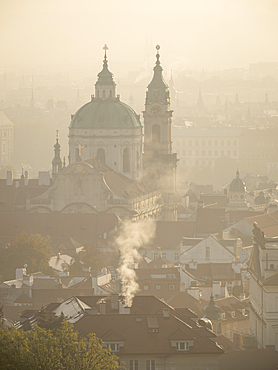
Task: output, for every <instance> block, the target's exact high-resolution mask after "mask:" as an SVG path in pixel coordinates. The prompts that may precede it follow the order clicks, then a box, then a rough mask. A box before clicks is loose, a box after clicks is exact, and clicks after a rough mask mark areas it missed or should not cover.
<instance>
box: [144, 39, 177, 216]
mask: <svg viewBox="0 0 278 370" xmlns="http://www.w3.org/2000/svg"><path fill="white" fill-rule="evenodd" d="M159 49H160V46H159V45H157V46H156V50H157V54H156V64H155V67H154V69H153V70H154V74H153V78H152V81H151V82H150V84H149V85H148V90H147V93H146V101H145V111H144V112H143V116H144V181H145V183H147V184H148V185H149V187H150V188H151V189H152V190H153V191H155V190H160V191H161V192H162V198H163V199H162V201H163V204H164V207H163V219H164V220H169V221H174V220H176V219H177V214H176V201H177V195H176V168H177V161H178V160H177V154H176V153H172V141H171V124H172V113H173V111H172V110H171V109H170V94H169V87H168V85H167V84H166V82H165V81H164V78H163V76H162V67H161V65H160V55H159Z"/></svg>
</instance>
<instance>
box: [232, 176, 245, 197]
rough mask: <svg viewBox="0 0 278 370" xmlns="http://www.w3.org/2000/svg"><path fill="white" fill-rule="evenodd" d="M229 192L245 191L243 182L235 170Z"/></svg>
mask: <svg viewBox="0 0 278 370" xmlns="http://www.w3.org/2000/svg"><path fill="white" fill-rule="evenodd" d="M229 192H234V193H241V192H242V193H245V184H244V182H243V181H242V180H241V178H240V177H239V172H238V171H237V172H236V178H235V179H233V181H232V182H231V184H230V188H229Z"/></svg>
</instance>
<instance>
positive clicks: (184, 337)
mask: <svg viewBox="0 0 278 370" xmlns="http://www.w3.org/2000/svg"><path fill="white" fill-rule="evenodd" d="M169 339H170V340H194V339H195V338H194V337H193V336H191V335H189V334H188V333H186V332H184V331H183V330H181V329H178V330H177V331H176V332H175V333H174V334H172V335H171V336H170V337H169Z"/></svg>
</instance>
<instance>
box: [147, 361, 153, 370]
mask: <svg viewBox="0 0 278 370" xmlns="http://www.w3.org/2000/svg"><path fill="white" fill-rule="evenodd" d="M146 370H155V360H147V361H146Z"/></svg>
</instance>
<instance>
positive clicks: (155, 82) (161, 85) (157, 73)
mask: <svg viewBox="0 0 278 370" xmlns="http://www.w3.org/2000/svg"><path fill="white" fill-rule="evenodd" d="M155 48H156V62H155V66H154V68H153V70H154V75H153V79H152V81H151V83H150V84H149V85H148V89H149V90H150V89H164V90H165V88H166V89H168V85H167V84H166V82H165V81H164V78H163V76H162V71H163V68H162V67H161V65H160V54H159V50H160V46H159V45H156V47H155Z"/></svg>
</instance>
